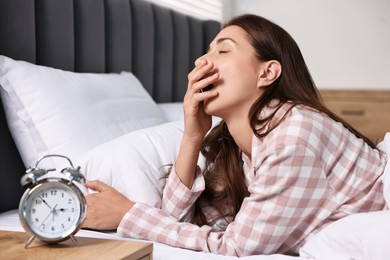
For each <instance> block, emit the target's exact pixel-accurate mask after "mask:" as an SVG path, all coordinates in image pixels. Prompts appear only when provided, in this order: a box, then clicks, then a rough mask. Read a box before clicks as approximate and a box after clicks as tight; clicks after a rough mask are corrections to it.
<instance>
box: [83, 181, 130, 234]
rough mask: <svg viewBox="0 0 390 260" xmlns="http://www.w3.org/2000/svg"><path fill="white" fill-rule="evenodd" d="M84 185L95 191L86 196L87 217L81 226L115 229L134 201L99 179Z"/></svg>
mask: <svg viewBox="0 0 390 260" xmlns="http://www.w3.org/2000/svg"><path fill="white" fill-rule="evenodd" d="M86 186H87V187H88V188H89V189H92V190H94V191H97V193H91V194H89V195H87V196H86V200H87V217H86V220H85V222H84V224H83V228H91V229H99V230H112V229H116V228H117V227H118V226H119V223H120V222H121V220H122V218H123V216H124V215H125V214H126V213H127V212H128V211H129V210H130V209H131V208H132V207H133V205H134V202H132V201H130V200H129V199H128V198H126V197H125V196H124V195H122V194H121V193H119V192H118V191H117V190H115V189H114V188H112V187H111V186H108V185H106V184H104V183H103V182H101V181H87V182H86Z"/></svg>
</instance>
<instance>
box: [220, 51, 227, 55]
mask: <svg viewBox="0 0 390 260" xmlns="http://www.w3.org/2000/svg"><path fill="white" fill-rule="evenodd" d="M218 53H219V54H221V53H228V51H218Z"/></svg>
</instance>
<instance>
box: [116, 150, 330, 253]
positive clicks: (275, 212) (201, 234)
mask: <svg viewBox="0 0 390 260" xmlns="http://www.w3.org/2000/svg"><path fill="white" fill-rule="evenodd" d="M262 153H267V154H266V155H265V157H264V158H266V159H265V160H264V161H263V167H262V168H261V169H259V170H258V171H257V172H256V174H255V176H254V179H253V182H252V183H251V185H250V186H249V191H250V194H251V195H250V196H249V197H248V198H246V199H245V200H244V202H243V204H242V206H241V209H240V211H239V213H238V214H237V216H236V218H235V220H234V221H233V222H232V223H231V224H230V225H229V226H228V227H227V229H226V231H225V232H214V231H213V230H212V228H211V227H210V226H202V227H198V226H196V225H193V224H190V223H181V222H179V221H178V220H177V219H175V218H173V217H172V216H170V215H169V214H168V213H167V212H165V211H163V210H160V209H156V208H151V207H149V206H147V205H144V204H136V205H135V206H134V207H133V208H132V209H131V210H130V211H129V212H128V213H127V214H126V215H125V217H124V218H123V220H122V221H121V223H120V225H119V227H118V233H119V234H120V235H122V236H126V237H135V238H140V239H149V240H154V241H158V242H160V243H166V244H169V245H172V246H176V247H182V248H186V249H191V250H197V251H204V252H212V253H218V254H226V255H236V256H246V255H253V254H272V253H283V252H286V251H289V250H291V249H292V248H294V247H295V246H296V245H297V243H299V242H300V241H302V239H304V238H305V236H307V235H308V233H310V232H311V231H313V229H315V228H316V227H317V226H318V225H320V224H321V223H323V221H324V219H325V218H327V217H328V216H329V214H331V213H332V212H333V210H334V209H333V208H331V206H332V205H333V206H335V207H336V206H337V205H336V204H335V203H333V202H332V201H331V198H332V195H333V194H332V190H330V187H329V186H328V182H327V180H326V176H325V174H324V173H323V170H322V168H321V165H320V164H319V161H318V160H317V158H316V156H315V155H313V154H310V153H308V152H307V150H306V149H305V148H304V147H296V146H294V145H292V146H283V147H279V148H278V150H274V149H273V150H272V151H262ZM300 160H302V163H303V164H297V161H300ZM139 219H142V221H138V220H139ZM156 227H158V228H156Z"/></svg>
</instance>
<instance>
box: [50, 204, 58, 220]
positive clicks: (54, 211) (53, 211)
mask: <svg viewBox="0 0 390 260" xmlns="http://www.w3.org/2000/svg"><path fill="white" fill-rule="evenodd" d="M57 205H58V204H56V205H55V206H54V208H53V209H52V210H51V212H52V213H53V222H54V215H55V213H56V211H57V210H56V207H57Z"/></svg>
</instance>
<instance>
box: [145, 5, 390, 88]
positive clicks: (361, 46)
mask: <svg viewBox="0 0 390 260" xmlns="http://www.w3.org/2000/svg"><path fill="white" fill-rule="evenodd" d="M148 1H151V2H156V3H158V4H161V5H166V6H169V7H171V8H175V9H177V10H178V11H181V12H183V13H187V14H192V15H194V16H196V17H198V18H199V19H214V20H218V21H220V22H221V23H224V22H225V21H227V20H229V19H230V18H231V17H233V16H236V15H240V14H244V13H253V14H257V15H261V16H263V17H265V18H267V19H269V20H271V21H273V22H275V23H277V24H279V25H280V26H282V27H283V28H284V29H286V30H287V31H288V32H289V33H290V34H291V35H292V36H293V38H294V39H295V40H296V41H297V43H298V45H299V46H300V48H301V51H302V53H303V56H304V57H305V60H306V63H307V65H308V67H309V69H310V71H311V73H312V76H313V78H314V81H315V82H316V84H317V86H318V87H319V88H320V89H355V90H356V89H363V90H373V89H383V90H390V0H148Z"/></svg>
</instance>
